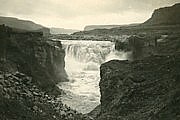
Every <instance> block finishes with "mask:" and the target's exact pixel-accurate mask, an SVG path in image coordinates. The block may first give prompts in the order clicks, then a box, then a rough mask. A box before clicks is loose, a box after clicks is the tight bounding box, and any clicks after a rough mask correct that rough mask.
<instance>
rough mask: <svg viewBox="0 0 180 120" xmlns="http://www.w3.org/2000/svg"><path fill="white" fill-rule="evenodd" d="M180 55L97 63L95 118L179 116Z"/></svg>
mask: <svg viewBox="0 0 180 120" xmlns="http://www.w3.org/2000/svg"><path fill="white" fill-rule="evenodd" d="M179 62H180V55H179V54H176V55H170V56H151V57H148V58H145V59H143V60H138V61H134V62H129V61H110V62H108V63H105V64H103V65H102V66H101V81H100V91H101V112H100V114H99V115H98V117H97V119H98V120H104V119H106V120H169V119H173V120H177V119H180V116H179V115H180V112H179V111H180V107H179V106H180V97H179V93H180V82H179V79H180V74H179V71H180V69H179V68H180V64H179Z"/></svg>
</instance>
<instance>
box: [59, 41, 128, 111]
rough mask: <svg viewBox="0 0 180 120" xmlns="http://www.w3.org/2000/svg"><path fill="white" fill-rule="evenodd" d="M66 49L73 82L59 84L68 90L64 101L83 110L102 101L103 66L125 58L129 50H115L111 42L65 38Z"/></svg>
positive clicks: (88, 109)
mask: <svg viewBox="0 0 180 120" xmlns="http://www.w3.org/2000/svg"><path fill="white" fill-rule="evenodd" d="M61 43H62V46H63V48H64V49H65V53H66V55H65V70H66V72H67V74H68V77H69V80H70V81H69V82H63V83H60V84H59V87H60V88H61V89H63V90H64V91H65V93H66V94H63V95H62V97H61V99H62V102H63V103H65V104H67V105H68V106H70V107H71V108H73V109H75V110H77V111H78V112H81V113H88V112H90V111H91V110H93V109H94V108H95V107H96V106H97V105H99V104H100V90H99V80H100V65H101V64H102V63H104V62H106V61H109V60H112V59H118V60H125V59H126V56H127V53H125V52H123V51H122V52H118V51H116V50H115V45H114V43H113V42H110V41H84V40H83V41H76V40H61Z"/></svg>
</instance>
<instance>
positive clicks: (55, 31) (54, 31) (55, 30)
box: [50, 27, 80, 34]
mask: <svg viewBox="0 0 180 120" xmlns="http://www.w3.org/2000/svg"><path fill="white" fill-rule="evenodd" d="M79 31H80V30H74V29H65V28H54V27H52V28H50V33H51V34H72V33H74V32H79Z"/></svg>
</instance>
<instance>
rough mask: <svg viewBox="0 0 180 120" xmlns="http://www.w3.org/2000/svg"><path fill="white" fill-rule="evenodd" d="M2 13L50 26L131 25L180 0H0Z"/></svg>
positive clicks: (78, 27) (79, 27) (81, 27)
mask: <svg viewBox="0 0 180 120" xmlns="http://www.w3.org/2000/svg"><path fill="white" fill-rule="evenodd" d="M0 2H1V4H0V15H1V16H12V17H18V18H22V19H28V20H32V21H34V22H36V23H40V24H42V25H44V26H47V27H63V28H73V29H83V28H84V26H86V25H92V24H129V23H139V22H143V21H145V20H146V19H148V18H149V17H150V16H151V14H152V12H153V10H154V9H156V8H159V7H164V6H169V5H173V4H175V3H177V2H180V0H0Z"/></svg>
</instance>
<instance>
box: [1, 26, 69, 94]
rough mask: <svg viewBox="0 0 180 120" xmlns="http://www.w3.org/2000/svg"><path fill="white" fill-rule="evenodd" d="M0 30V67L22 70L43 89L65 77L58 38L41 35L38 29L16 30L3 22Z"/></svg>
mask: <svg viewBox="0 0 180 120" xmlns="http://www.w3.org/2000/svg"><path fill="white" fill-rule="evenodd" d="M0 34H1V35H0V36H1V39H0V40H1V47H0V53H1V54H0V57H1V63H3V64H1V70H3V71H4V72H9V73H11V72H16V71H19V72H22V73H25V74H27V75H28V76H31V77H32V78H33V81H34V82H35V83H36V84H37V85H38V86H40V87H41V88H43V89H46V90H48V89H49V90H50V89H51V88H53V87H54V86H55V84H56V83H57V82H61V81H65V80H66V72H65V70H64V66H65V63H64V56H65V52H64V50H63V49H62V46H61V43H60V42H58V41H52V40H48V39H46V38H44V37H43V36H42V34H41V32H23V33H20V32H14V31H12V29H11V28H8V27H5V26H1V33H0Z"/></svg>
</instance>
